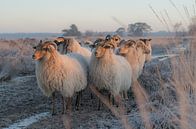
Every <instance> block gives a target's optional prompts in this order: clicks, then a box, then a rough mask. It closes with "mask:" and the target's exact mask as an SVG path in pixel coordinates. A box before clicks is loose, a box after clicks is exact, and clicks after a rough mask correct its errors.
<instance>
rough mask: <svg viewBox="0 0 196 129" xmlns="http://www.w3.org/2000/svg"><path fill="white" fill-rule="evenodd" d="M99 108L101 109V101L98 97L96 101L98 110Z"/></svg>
mask: <svg viewBox="0 0 196 129" xmlns="http://www.w3.org/2000/svg"><path fill="white" fill-rule="evenodd" d="M100 109H101V101H100V99H99V102H98V110H100Z"/></svg>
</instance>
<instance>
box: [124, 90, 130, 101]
mask: <svg viewBox="0 0 196 129" xmlns="http://www.w3.org/2000/svg"><path fill="white" fill-rule="evenodd" d="M123 96H124V99H125V100H128V99H129V98H128V95H127V91H123Z"/></svg>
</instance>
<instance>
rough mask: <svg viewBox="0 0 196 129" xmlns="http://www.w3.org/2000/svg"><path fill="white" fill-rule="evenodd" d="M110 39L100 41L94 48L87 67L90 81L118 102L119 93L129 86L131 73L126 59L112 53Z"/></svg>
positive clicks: (112, 47)
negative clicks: (106, 91)
mask: <svg viewBox="0 0 196 129" xmlns="http://www.w3.org/2000/svg"><path fill="white" fill-rule="evenodd" d="M113 49H114V46H113V44H112V40H106V41H104V42H102V43H100V44H99V45H98V46H97V47H96V49H95V50H94V52H93V54H92V56H91V61H90V67H89V77H90V83H91V84H92V85H94V86H96V87H97V88H98V89H99V90H101V89H105V90H108V91H109V92H110V93H111V94H112V95H113V96H114V98H115V101H116V102H117V103H119V102H118V100H119V99H118V98H119V97H120V93H123V92H127V90H128V89H129V88H130V86H131V78H132V73H131V72H130V71H131V67H130V65H129V63H128V62H127V60H126V59H125V58H124V57H122V56H118V55H115V54H114V51H113Z"/></svg>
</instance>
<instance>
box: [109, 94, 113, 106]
mask: <svg viewBox="0 0 196 129" xmlns="http://www.w3.org/2000/svg"><path fill="white" fill-rule="evenodd" d="M108 98H109V103H110V105H114V101H113V96H112V94H111V93H109V95H108Z"/></svg>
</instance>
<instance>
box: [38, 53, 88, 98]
mask: <svg viewBox="0 0 196 129" xmlns="http://www.w3.org/2000/svg"><path fill="white" fill-rule="evenodd" d="M78 58H79V56H78ZM81 60H82V59H81ZM81 62H82V61H81ZM83 66H85V63H84V62H83V63H80V61H79V59H78V60H77V56H75V58H71V56H70V57H69V56H66V55H60V56H59V59H57V60H53V61H50V62H47V63H46V62H45V63H39V62H38V63H37V64H36V76H37V79H38V85H39V87H40V89H41V90H42V91H43V93H44V94H45V95H47V96H50V95H51V93H52V92H54V91H60V92H61V94H62V95H63V96H65V97H71V96H73V94H74V93H75V92H78V91H80V90H82V89H84V88H85V87H86V86H87V70H86V69H87V68H86V67H83Z"/></svg>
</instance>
